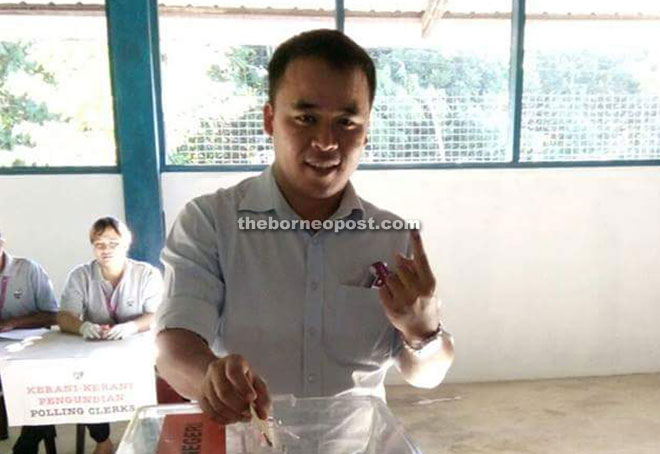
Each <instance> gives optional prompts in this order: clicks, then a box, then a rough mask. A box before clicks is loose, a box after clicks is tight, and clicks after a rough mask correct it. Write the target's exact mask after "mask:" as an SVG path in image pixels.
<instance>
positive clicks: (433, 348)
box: [401, 323, 451, 359]
mask: <svg viewBox="0 0 660 454" xmlns="http://www.w3.org/2000/svg"><path fill="white" fill-rule="evenodd" d="M444 335H448V336H451V334H449V333H448V332H447V331H445V330H444V329H443V328H442V323H438V327H437V328H436V330H435V331H434V332H433V334H431V335H430V336H428V337H427V338H426V339H424V340H423V341H421V342H420V343H418V344H417V345H412V344H410V343H409V342H408V341H407V340H406V338H405V336H404V335H403V334H401V340H402V341H403V348H405V349H406V350H407V351H408V352H410V353H412V354H413V355H414V356H415V357H417V358H420V359H425V358H429V357H431V356H433V355H435V354H436V353H438V352H439V351H440V350H442V336H444Z"/></svg>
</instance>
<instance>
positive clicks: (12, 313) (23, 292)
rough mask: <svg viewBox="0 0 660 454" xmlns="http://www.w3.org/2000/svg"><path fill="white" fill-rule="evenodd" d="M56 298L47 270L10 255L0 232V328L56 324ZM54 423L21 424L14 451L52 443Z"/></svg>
mask: <svg viewBox="0 0 660 454" xmlns="http://www.w3.org/2000/svg"><path fill="white" fill-rule="evenodd" d="M56 314H57V300H56V299H55V293H54V291H53V285H52V284H51V282H50V279H49V278H48V275H47V274H46V271H45V270H44V269H43V268H42V267H41V266H40V265H39V264H38V263H36V262H34V261H32V260H30V259H26V258H20V257H12V256H11V255H10V254H9V253H8V252H7V251H6V250H5V239H4V238H3V236H2V233H1V232H0V331H1V332H4V331H11V330H13V329H18V328H40V327H49V326H51V325H54V324H55V316H56ZM54 438H55V426H51V425H49V426H24V427H23V428H22V429H21V435H20V436H19V437H18V440H16V443H15V445H14V449H13V452H14V453H16V454H37V452H38V450H39V443H40V442H41V440H49V442H51V443H52V442H53V440H54Z"/></svg>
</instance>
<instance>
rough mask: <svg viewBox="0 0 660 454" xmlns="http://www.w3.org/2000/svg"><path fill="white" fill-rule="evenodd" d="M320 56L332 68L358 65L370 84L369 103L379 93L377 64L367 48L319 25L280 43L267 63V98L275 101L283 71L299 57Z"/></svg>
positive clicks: (272, 102) (347, 67)
mask: <svg viewBox="0 0 660 454" xmlns="http://www.w3.org/2000/svg"><path fill="white" fill-rule="evenodd" d="M303 57H312V58H319V59H321V60H323V61H325V62H326V63H328V64H329V65H330V66H332V67H333V68H336V69H339V70H343V69H352V68H359V69H360V70H362V72H363V73H364V75H365V76H366V77H367V83H368V84H369V105H373V102H374V96H375V95H376V68H375V67H374V62H373V60H372V59H371V57H370V56H369V54H367V52H366V51H365V50H364V49H363V48H362V47H360V46H359V45H358V44H357V43H356V42H355V41H353V40H352V39H350V38H349V37H348V36H346V35H344V34H343V33H342V32H340V31H337V30H329V29H319V30H311V31H308V32H304V33H301V34H299V35H296V36H294V37H293V38H289V39H288V40H286V41H285V42H283V43H282V44H280V45H279V46H278V47H277V49H275V53H274V54H273V57H272V58H271V59H270V62H269V63H268V101H269V102H270V103H271V104H273V105H274V101H275V94H276V93H277V89H278V86H279V83H280V81H281V80H282V77H283V76H284V72H285V71H286V68H287V66H288V65H289V63H291V61H293V60H295V59H296V58H303Z"/></svg>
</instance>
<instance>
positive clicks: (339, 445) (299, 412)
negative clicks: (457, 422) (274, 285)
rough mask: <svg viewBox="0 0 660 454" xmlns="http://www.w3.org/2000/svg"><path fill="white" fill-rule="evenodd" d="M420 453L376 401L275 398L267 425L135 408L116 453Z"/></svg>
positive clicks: (168, 408)
mask: <svg viewBox="0 0 660 454" xmlns="http://www.w3.org/2000/svg"><path fill="white" fill-rule="evenodd" d="M283 453H286V454H409V453H410V454H421V451H419V449H418V448H417V447H415V445H414V443H413V442H412V441H411V439H410V438H409V437H408V436H407V435H406V433H405V432H404V430H403V427H402V426H401V424H400V423H399V422H398V421H397V420H396V419H395V418H394V416H393V415H392V413H391V412H390V411H389V409H388V408H387V406H386V405H385V404H384V403H383V402H382V401H381V400H380V399H377V398H374V397H331V398H300V399H297V398H294V397H292V396H279V397H275V398H274V399H273V408H272V411H271V417H270V418H269V420H268V421H267V422H265V424H257V423H256V422H254V418H253V421H252V422H250V423H236V424H230V425H228V426H226V427H222V426H218V425H217V424H216V423H214V422H213V421H211V420H209V419H208V418H206V416H204V415H202V413H201V410H200V409H199V407H198V406H197V405H196V404H176V405H155V406H149V407H142V408H140V409H138V410H137V411H136V413H135V415H134V416H133V419H132V420H131V422H130V424H129V425H128V427H127V428H126V432H125V433H124V436H123V438H122V440H121V443H120V444H119V448H118V450H117V454H283Z"/></svg>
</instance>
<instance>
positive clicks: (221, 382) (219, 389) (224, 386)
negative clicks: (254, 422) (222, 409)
mask: <svg viewBox="0 0 660 454" xmlns="http://www.w3.org/2000/svg"><path fill="white" fill-rule="evenodd" d="M215 390H216V393H217V395H218V397H219V398H220V400H221V402H222V403H223V404H224V405H225V406H227V407H228V408H229V409H231V410H232V411H234V412H236V413H237V414H241V415H243V416H249V414H250V401H248V400H247V399H246V398H245V397H244V396H242V395H241V394H240V393H239V392H238V390H237V389H236V388H235V387H234V385H233V384H232V383H231V382H230V381H229V379H228V378H227V377H226V376H221V377H218V381H217V386H216V387H215Z"/></svg>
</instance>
